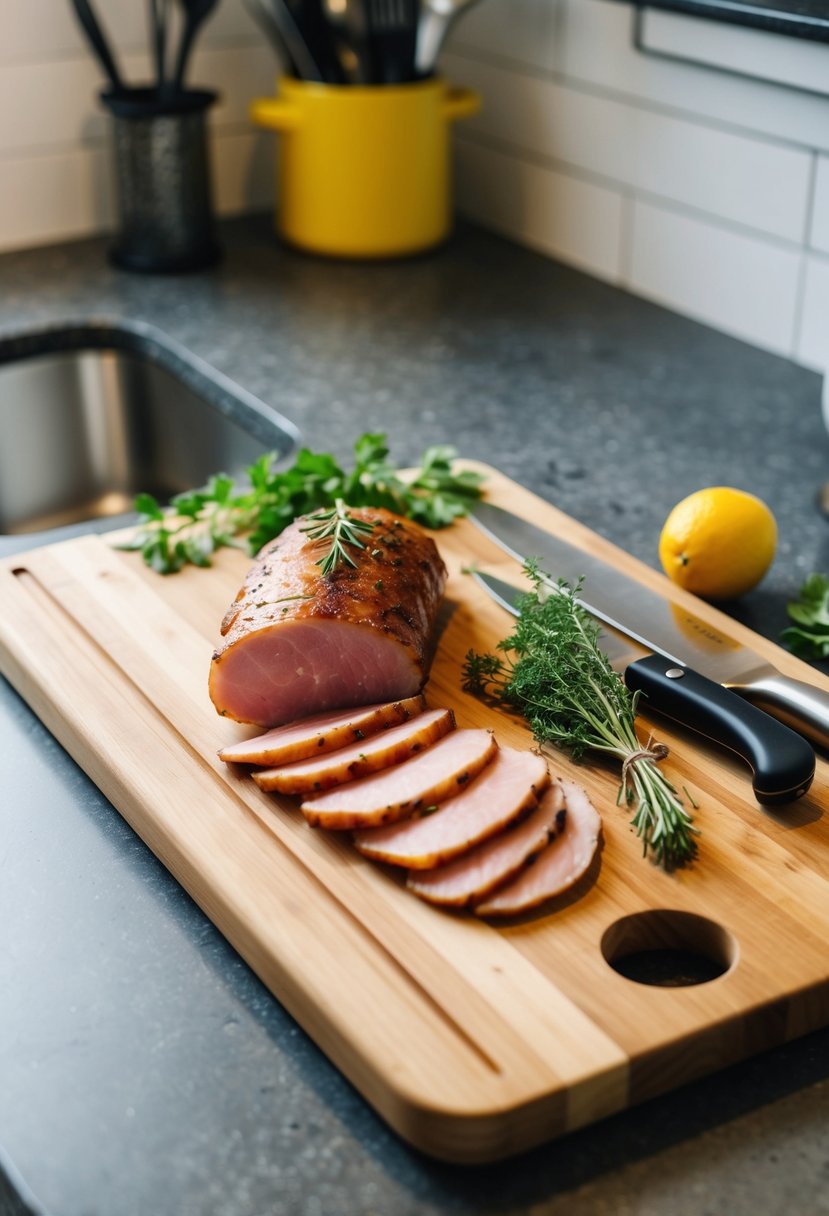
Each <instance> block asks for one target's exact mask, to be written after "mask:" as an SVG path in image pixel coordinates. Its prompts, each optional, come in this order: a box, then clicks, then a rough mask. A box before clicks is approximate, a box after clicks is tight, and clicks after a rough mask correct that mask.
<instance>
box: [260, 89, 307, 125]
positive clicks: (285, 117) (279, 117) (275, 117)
mask: <svg viewBox="0 0 829 1216" xmlns="http://www.w3.org/2000/svg"><path fill="white" fill-rule="evenodd" d="M248 113H249V115H250V118H251V121H252V122H254V123H256V125H257V126H258V127H267V128H268V129H269V130H271V131H293V130H295V129H296V128H297V127H298V126H299V125H300V122H301V119H302V116H301V114H300V111H299V108H298V107H297V106H294V105H292V104H291V103H290V101H284V100H283V99H282V98H280V97H258V98H257V99H256V101H252V102H251V103H250V108H249V110H248Z"/></svg>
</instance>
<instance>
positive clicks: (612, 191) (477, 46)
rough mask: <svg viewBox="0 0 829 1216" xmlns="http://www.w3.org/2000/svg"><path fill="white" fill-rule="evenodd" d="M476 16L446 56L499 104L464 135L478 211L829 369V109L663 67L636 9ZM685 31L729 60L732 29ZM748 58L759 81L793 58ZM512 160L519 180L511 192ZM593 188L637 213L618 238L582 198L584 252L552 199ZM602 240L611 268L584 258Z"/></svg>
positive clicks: (752, 50) (792, 92)
mask: <svg viewBox="0 0 829 1216" xmlns="http://www.w3.org/2000/svg"><path fill="white" fill-rule="evenodd" d="M495 9H498V10H499V16H498V17H497V18H496V16H495V13H494V10H495ZM507 9H509V11H510V14H511V20H512V21H513V22H514V24H515V27H516V28H515V29H514V30H513V31H510V29H509V25H508V22H507V17H506V10H507ZM487 10H488V16H487V17H486V18H485V17H484V13H485V12H486V11H487ZM475 11H476V13H477V14H478V15H477V17H476V18H475V24H474V25H473V24H472V22H471V21H470V24H469V25H468V26H467V25H466V24H465V23H459V24H458V26H457V28H456V30H455V31H454V32H453V35H452V37H451V39H450V41H449V44H448V48H447V51H446V53H445V54H444V57H443V66H444V68H445V70H446V72H447V74H448V75H450V76H451V77H452V78H453V79H457V80H458V81H459V82H460V83H463V84H469V85H471V86H472V87H475V88H477V89H479V90H480V92H481V93H482V95H483V98H484V106H483V109H482V111H481V113H480V115H478V116H477V117H476V118H475V119H474V120H473V121H472V122H471V123H470V124H468V128H467V127H466V124H465V127H464V129H461V130H459V133H458V142H459V143H463V145H464V147H463V152H462V154H461V155H460V156H459V159H458V175H459V181H458V193H459V198H460V199H461V201H462V203H463V206H464V208H465V209H468V210H469V212H470V214H474V215H475V216H476V217H477V218H478V219H480V220H481V221H482V222H484V223H487V222H489V223H491V225H492V226H493V227H496V228H498V230H499V231H501V232H504V233H507V234H509V235H511V236H513V237H514V238H515V239H517V240H519V241H523V242H524V243H526V244H529V245H532V246H533V247H534V248H537V249H543V250H546V251H548V252H550V253H552V254H553V256H555V257H558V258H560V259H562V260H565V261H571V262H572V263H573V264H574V265H579V266H581V267H582V268H587V269H590V271H591V273H594V274H597V275H599V276H600V277H602V278H607V279H609V280H611V281H615V282H618V283H620V284H622V285H624V286H626V287H627V288H629V289H630V290H631V291H633V292H637V293H639V294H641V295H644V296H647V297H649V298H651V299H654V300H657V301H659V302H660V303H662V304H664V305H666V306H667V307H669V308H673V309H675V310H676V311H678V312H682V313H685V314H687V315H689V316H692V317H694V318H696V319H698V320H700V321H703V322H706V323H707V324H709V325H713V326H715V327H717V328H719V329H722V330H724V331H726V332H728V333H731V334H735V335H737V336H739V337H741V338H744V339H747V340H748V341H750V342H753V343H756V344H757V345H759V346H763V347H766V348H767V349H769V350H773V351H775V352H778V353H780V354H783V355H787V356H789V357H791V358H794V359H798V360H801V361H802V362H808V363H809V364H810V366H817V367H825V368H827V369H829V351H827V350H826V349H825V342H824V339H823V338H822V337H818V336H817V335H819V334H825V332H826V327H827V322H826V320H825V317H829V301H827V297H826V292H825V289H824V283H825V279H826V271H825V266H826V264H827V263H829V259H826V258H824V259H823V260H821V259H820V257H818V256H812V257H811V258H810V257H809V251H810V249H811V250H814V251H816V254H829V97H827V96H819V95H817V94H815V93H810V92H808V91H806V90H804V89H801V88H798V87H788V86H784V85H781V84H779V83H772V82H770V81H768V80H763V79H754V78H751V77H749V76H747V75H739V74H735V73H732V72H729V71H726V70H721V69H720V68H719V67H714V66H706V65H703V64H699V63H694V62H682V61H678V60H675V59H671V58H668V57H664V56H657V55H653V54H645V53H643V52H642V51H640V50H639V49H637V48H636V46H635V45H634V39H633V32H634V22H633V9H632V7H631V6H629V5H626V4H620V3H618V2H616V0H555V3H554V4H551V8H550V11H549V13H548V15H547V18H546V21H542V20H541V19H540V15H539V13H538V11H537V9H536V6H535V5H533V4H532V3H531V0H521V3H508V0H483V3H482V4H481V5H480V6H479V8H478V9H477V10H475ZM684 20H687V21H688V22H689V24H688V26H687V29H688V46H689V48H691V49H693V46H697V49H699V46H700V45H702V43H703V42H704V44H705V48H707V54H708V56H709V58H711V59H714V60H716V59H717V58H718V57H719V59H720V60H721V62H722V64H723V65H726V64H727V63H728V55H727V54H726V50H727V45H728V43H729V39H730V37H731V34H732V31H731V30H730V28H729V27H727V26H722V25H720V24H719V23H717V22H701V21H700V20H698V19H686V18H682V17H680V16H677V15H672V16H671V18H670V22H671V27H672V30H673V31H674V36H676V32H677V31H679V34H680V37H681V33H682V22H683V21H684ZM691 22H693V24H691ZM518 26H522V27H523V28H522V29H521V31H519V29H518ZM530 31H532V33H531V34H530ZM692 35H693V38H695V39H696V40H697V42H696V43H694V44H693V46H692V41H691V39H692ZM781 37H782V36H781ZM718 40H721V42H722V44H723V45H722V46H720V45H719V42H718ZM697 44H699V45H697ZM784 51H785V57H786V61H787V64H786V67H787V71H789V72H793V73H794V74H795V75H796V74H797V72H798V62H799V61H798V54H800V55H802V56H804V58H803V60H802V62H803V71H804V73H805V71H806V67H807V64H806V59H808V60H809V63H812V61H813V60H814V59H815V55H816V54H820V53H825V54H827V55H829V48H821V51H820V52H816V51H815V48H814V46H811V45H809V44H805V43H800V42H798V41H797V40H795V39H788V40H787V41H786V46H785V48H784ZM740 53H741V56H742V58H741V60H740V64H739V67H740V69H741V71H744V72H756V73H757V75H758V76H763V74H764V73H765V74H766V76H768V75H769V74H771V73H772V72H773V71H774V70H775V68H774V64H773V63H772V59H773V58H774V57H775V56H777V59H776V62H779V55H778V53H777V48H776V44H775V43H774V41H773V40H770V38H769V36H763V37H758V38H754V39H746V40H743V42H742V43H741V48H740ZM752 56H756V59H753V58H752ZM467 129H468V132H469V133H468V134H465V130H467ZM467 144H469V145H472V144H475V151H474V152H470V151H469V149H468V148H467V146H466V145H467ZM496 153H497V155H496ZM507 164H511V165H512V166H513V169H512V172H513V173H514V174H515V177H516V180H515V182H510V181H509V180H507V181H505V180H504V176H505V173H504V165H507ZM530 181H532V188H533V189H534V190H536V191H538V201H537V205H536V206H535V208H533V205H532V202H530V201H529V200H528V197H527V183H528V182H530ZM553 183H555V184H553ZM588 185H589V186H591V187H592V189H593V191H595V192H596V198H597V199H599V198H600V199H602V200H603V202H604V207H605V211H606V212H607V213H609V212H610V211H614V214H615V215H616V216H617V217H619V218H618V223H617V222H616V221H614V226H613V227H612V228H611V235H610V237H608V231H607V227H606V225H607V222H608V221H607V219H606V218H600V217H599V210H600V209H599V208H598V207H595V206H594V208H593V209H589V208H587V207H583V208H582V209H581V214H578V212H579V206H580V204H579V203H578V202H575V203H574V204H573V205H572V210H571V212H570V215H572V216H573V218H568V219H567V220H566V221H563V223H564V228H566V229H567V230H568V235H567V239H566V240H564V239H561V238H558V237H555V236H553V235H552V231H553V229H552V225H553V222H554V220H553V218H552V217H553V216H554V213H555V209H554V208H553V207H551V205H550V200H551V199H555V198H562V199H563V198H565V197H569V198H570V199H576V200H577V199H578V198H579V194H580V192H581V193H582V194H584V193H585V191H586V188H587V186H588ZM610 200H613V202H612V204H611V201H610ZM614 208H615V210H614ZM567 214H568V213H567V212H566V211H565V215H567ZM626 214H629V215H630V216H631V217H632V220H631V223H630V226H629V231H628V229H627V228H626V227H625V222H624V219H623V218H622V217H623V216H624V215H626ZM530 217H532V218H530ZM594 245H595V246H596V247H599V248H601V250H602V252H601V255H600V256H599V257H598V258H597V259H596V260H597V262H598V266H597V267H596V268H592V267H591V264H590V260H589V257H587V258H585V254H584V251H585V250H590V249H591V247H594ZM614 260H615V266H614ZM821 310H823V311H821ZM824 314H825V316H824Z"/></svg>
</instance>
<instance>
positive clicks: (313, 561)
mask: <svg viewBox="0 0 829 1216" xmlns="http://www.w3.org/2000/svg"><path fill="white" fill-rule="evenodd" d="M349 514H350V515H352V517H355V518H358V519H362V520H365V521H367V522H370V523H372V524H373V525H374V528H373V531H372V532H371V533H370V534H369V535H368V537H367V539H366V548H365V550H362V551H360V552H359V553H358V554H357V565H356V568H354V567H351V566H348V565H345V564H343V563H340V564H339V565H338V566H337V567H336V568H335V569H334V570H333V571H332V572H331V573H330V574H328V575H323V574H322V573H321V571H320V568H319V566H318V565H317V562H318V561H319V559H320V557H321V556H322V555H324V554H325V552H326V551H327V547H328V544H329V542H328V541H324V542H319V541H316V542H315V541H312V540H310V539H309V538H308V536H307V535H306V533H305V532H303V531H302V527H303V524H304V523H305V522H306V521H305V520H304V519H302V518H300V519H298V520H295V521H294V523H292V524H291V525H289V527H288V528H286V529H285V531H284V532H282V533H281V535H280V536H278V537H277V538H276V540H275V541H271V542H270V543H269V544H268V545H266V546H265V548H264V549H263V550H262V551H261V553H260V554H259V556H258V558H257V560H256V562H255V563H254V565H253V567H252V568H251V570H250V572H249V573H248V576H247V578H246V579H245V583H244V585H243V587H242V588H241V590H240V591H239V594H238V595H237V596H236V599H235V600H234V602H233V603H232V604H231V606H230V608H229V609H228V611H227V613H226V614H225V618H224V621H223V622H222V628H221V632H222V636H223V639H224V641H223V644H222V645H221V646H220V647H219V648H218V649H217V650H216V651H215V653H214V655H213V660H212V663H211V667H210V696H211V699H212V701H213V704H214V705H215V707H216V709H217V710H218V712H219V713H220V714H222V715H224V716H226V717H229V718H233V719H235V720H236V721H238V722H250V723H253V724H255V725H258V726H279V725H281V724H283V723H286V722H291V721H293V720H294V719H296V718H301V717H306V716H308V715H310V714H316V713H323V712H325V711H327V710H333V709H339V708H343V707H351V706H359V705H365V704H370V703H371V702H374V701H394V700H398V699H401V698H404V697H410V696H412V695H414V694H415V693H417V692H418V691H419V690H420V689H421V688H422V686H423V684H424V683H425V680H426V677H427V675H428V670H429V663H430V658H431V643H432V635H433V632H434V626H435V622H436V619H437V613H438V608H439V606H440V600H441V596H442V594H443V589H444V586H445V583H446V568H445V566H444V564H443V561H442V560H441V557H440V554H439V553H438V551H437V548H436V546H435V544H434V542H433V541H432V539H431V538H430V537H428V536H427V535H426V534H425V533H424V532H422V531H421V529H420V528H419V527H418V526H417V525H416V524H414V523H412V522H411V521H409V520H405V519H402V518H400V517H399V516H397V515H394V514H393V513H392V512H390V511H386V510H384V509H382V508H379V507H376V508H375V507H363V508H352V509H350V511H349Z"/></svg>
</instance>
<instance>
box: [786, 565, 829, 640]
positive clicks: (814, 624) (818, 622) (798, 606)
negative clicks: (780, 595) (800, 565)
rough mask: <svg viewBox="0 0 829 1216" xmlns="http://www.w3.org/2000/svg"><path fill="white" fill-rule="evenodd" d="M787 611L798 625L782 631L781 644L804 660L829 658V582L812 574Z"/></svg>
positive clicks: (825, 577)
mask: <svg viewBox="0 0 829 1216" xmlns="http://www.w3.org/2000/svg"><path fill="white" fill-rule="evenodd" d="M786 610H787V612H788V614H789V616H790V617H791V619H792V620H793V621H794V622H795V624H794V625H790V626H789V627H788V628H787V629H784V630H783V632H782V633H781V635H780V640H781V642H783V643H784V644H785V645H786V646H788V648H789V650H791V651H792V652H793V653H794V654H796V655H798V656H799V657H800V658H801V659H827V658H829V578H827V576H826V575H825V574H810V575H809V577H808V578H807V579H806V582H805V583H804V584H803V586H802V587H801V588H800V592H799V598H798V599H797V600H794V601H792V603H790V604H788V605H787V606H786Z"/></svg>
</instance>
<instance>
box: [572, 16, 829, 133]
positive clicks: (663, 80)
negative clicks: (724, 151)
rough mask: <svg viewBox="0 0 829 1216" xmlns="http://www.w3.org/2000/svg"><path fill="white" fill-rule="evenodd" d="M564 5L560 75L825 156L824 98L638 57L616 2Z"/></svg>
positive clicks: (827, 111)
mask: <svg viewBox="0 0 829 1216" xmlns="http://www.w3.org/2000/svg"><path fill="white" fill-rule="evenodd" d="M564 4H565V20H564V30H563V35H562V36H563V43H564V72H565V74H566V75H567V76H568V77H572V78H573V79H574V80H580V81H584V82H589V83H591V84H592V85H593V86H594V87H596V88H597V89H598V90H601V91H602V92H603V93H609V92H614V93H616V94H617V95H618V96H626V97H628V98H631V99H632V98H638V99H640V100H643V101H646V102H650V103H653V104H654V105H658V106H661V107H668V108H670V109H672V110H674V111H677V112H679V111H684V112H685V113H687V114H691V115H694V114H696V115H699V116H700V117H706V118H709V119H713V120H715V121H717V122H721V123H722V124H723V125H725V126H728V127H731V128H738V127H740V128H744V129H746V130H748V131H754V132H758V133H760V134H763V135H768V136H772V137H774V138H777V139H782V140H789V141H791V142H792V143H794V144H797V145H799V146H801V147H803V146H806V147H813V148H823V149H825V150H827V151H829V98H826V97H819V96H817V95H814V94H809V93H805V92H799V91H798V90H796V89H785V88H780V87H778V86H777V85H774V84H766V83H764V82H762V81H755V80H749V79H747V78H746V77H743V76H732V75H729V74H728V73H727V72H720V71H716V70H713V69H711V68H704V67H697V66H695V65H694V64H684V63H677V62H676V61H675V60H671V59H661V58H658V57H657V56H655V55H645V54H642V53H641V52H640V51H637V50H636V48H635V46H634V45H633V41H632V38H631V28H632V24H631V23H632V19H633V8H632V6H628V5H626V4H619V3H617V0H564Z"/></svg>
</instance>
